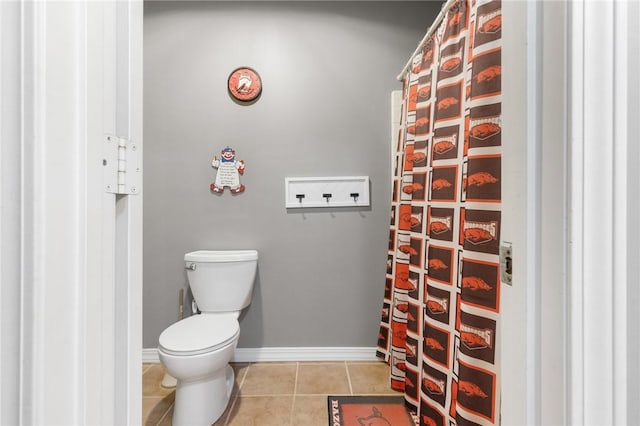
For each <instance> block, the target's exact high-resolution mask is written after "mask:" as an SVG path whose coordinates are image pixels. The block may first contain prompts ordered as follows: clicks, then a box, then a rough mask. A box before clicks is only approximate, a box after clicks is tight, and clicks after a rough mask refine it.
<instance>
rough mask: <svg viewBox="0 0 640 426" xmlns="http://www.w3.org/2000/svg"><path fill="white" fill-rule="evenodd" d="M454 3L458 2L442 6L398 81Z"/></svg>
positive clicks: (448, 1)
mask: <svg viewBox="0 0 640 426" xmlns="http://www.w3.org/2000/svg"><path fill="white" fill-rule="evenodd" d="M456 1H458V0H447V2H446V3H445V4H443V5H442V9H441V10H440V13H439V14H438V16H436V20H435V21H433V24H431V26H430V27H429V31H427V34H425V36H424V37H423V38H422V41H420V43H418V47H416V50H414V51H413V54H412V55H411V56H410V57H409V60H408V61H407V65H405V66H404V68H403V69H402V71H401V72H400V74H398V77H396V78H397V79H398V80H400V81H402V79H403V78H404V75H405V74H406V73H407V70H408V69H409V67H410V66H411V62H413V57H414V56H416V54H417V53H418V51H419V50H420V49H421V48H422V45H423V44H424V42H425V41H427V39H428V38H429V37H431V34H433V32H434V31H435V30H436V28H437V26H438V25H440V22H442V20H443V19H444V15H445V14H446V13H447V11H448V10H449V7H450V6H451V3H454V2H456Z"/></svg>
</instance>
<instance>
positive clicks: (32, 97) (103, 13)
mask: <svg viewBox="0 0 640 426" xmlns="http://www.w3.org/2000/svg"><path fill="white" fill-rule="evenodd" d="M0 19H2V31H1V36H0V41H1V42H2V46H3V47H2V54H3V55H2V58H3V66H2V74H0V77H2V79H1V82H2V84H1V85H0V94H1V95H2V111H1V112H2V115H0V118H1V119H0V131H1V134H2V137H3V141H2V150H1V151H0V160H1V162H0V164H2V166H1V167H0V172H1V173H2V179H3V186H2V216H1V221H0V237H1V240H0V241H1V243H2V245H1V246H0V249H1V252H0V254H1V257H0V258H1V259H2V263H1V264H0V265H1V267H0V273H1V274H2V283H3V285H2V292H1V293H0V303H2V315H3V322H2V329H0V338H1V351H0V357H1V358H0V359H1V361H2V363H1V367H0V368H1V372H2V379H3V380H2V382H3V385H2V387H1V388H0V392H1V394H0V396H1V398H2V405H0V408H1V410H0V422H1V423H3V424H16V423H18V424H96V425H97V424H104V425H112V424H140V423H141V398H142V397H141V395H142V390H141V349H142V339H141V335H142V313H141V307H142V196H141V194H139V195H132V196H117V197H116V196H115V195H113V194H108V193H106V192H105V191H104V187H103V176H102V173H103V171H102V169H103V165H102V159H103V155H102V149H103V148H102V140H103V135H104V134H106V133H110V134H117V133H118V132H119V131H120V132H123V133H124V134H121V135H118V136H123V137H129V138H131V139H133V140H136V142H137V146H138V147H139V148H141V147H142V114H141V113H142V2H141V1H133V0H127V1H121V2H115V1H114V2H46V1H35V2H31V1H24V2H2V3H1V4H0ZM9 21H10V22H12V23H13V24H12V25H5V22H9ZM116 35H117V37H116ZM118 67H120V68H118ZM123 69H124V70H125V71H124V72H122V71H121V70H123ZM119 70H120V71H119ZM17 75H19V77H16V76H17ZM16 81H18V84H15V82H16ZM12 83H13V84H12ZM123 85H124V86H123ZM122 87H126V88H125V89H121V88H122ZM12 119H14V121H10V120H12ZM123 119H124V121H126V122H125V124H123ZM123 129H124V130H123ZM5 138H7V139H5ZM10 159H17V160H18V164H10V163H9V160H10ZM5 179H7V180H6V181H5ZM5 182H7V183H8V182H11V183H14V184H16V185H15V187H8V185H6V184H5ZM5 206H6V208H5ZM15 226H17V227H19V229H20V235H17V234H16V233H15V232H13V231H14V230H15ZM11 261H14V263H13V264H10V263H9V262H11ZM16 299H17V301H18V303H16ZM5 308H9V309H6V310H5ZM6 318H9V320H10V322H5V321H4V320H5V319H6ZM10 372H14V373H13V374H9V373H10ZM5 378H6V379H7V380H6V381H5ZM12 395H13V396H12ZM16 402H17V403H16Z"/></svg>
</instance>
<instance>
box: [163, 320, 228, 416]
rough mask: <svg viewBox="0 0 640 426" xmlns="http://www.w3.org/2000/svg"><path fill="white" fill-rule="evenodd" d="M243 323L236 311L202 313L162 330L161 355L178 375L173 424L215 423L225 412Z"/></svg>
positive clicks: (176, 376)
mask: <svg viewBox="0 0 640 426" xmlns="http://www.w3.org/2000/svg"><path fill="white" fill-rule="evenodd" d="M239 335H240V327H239V325H238V320H237V315H235V314H232V313H230V314H199V315H194V316H191V317H189V318H187V319H184V320H182V321H179V322H177V323H175V324H174V325H172V326H170V327H169V328H167V329H166V330H164V331H163V332H162V334H161V335H160V338H159V345H158V356H159V357H160V361H161V362H162V364H163V365H164V366H165V368H166V369H167V372H168V373H169V374H171V375H172V376H173V377H175V378H176V379H177V384H176V399H175V405H174V412H173V425H211V424H213V423H214V422H215V421H216V420H217V419H218V418H220V416H221V415H222V413H223V412H224V410H225V408H226V407H227V404H228V403H229V398H230V397H231V391H232V389H233V384H234V374H233V369H232V368H231V366H229V361H231V358H232V357H233V353H234V350H235V348H236V344H237V343H238V337H239Z"/></svg>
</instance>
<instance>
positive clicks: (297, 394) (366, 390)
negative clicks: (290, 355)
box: [142, 361, 398, 426]
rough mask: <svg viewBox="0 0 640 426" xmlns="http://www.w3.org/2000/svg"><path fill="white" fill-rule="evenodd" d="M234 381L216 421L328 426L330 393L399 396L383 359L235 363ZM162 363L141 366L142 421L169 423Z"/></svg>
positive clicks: (169, 392) (241, 425)
mask: <svg viewBox="0 0 640 426" xmlns="http://www.w3.org/2000/svg"><path fill="white" fill-rule="evenodd" d="M233 369H234V371H235V374H236V384H235V388H234V391H233V395H232V397H231V402H230V403H229V406H228V407H227V411H225V413H224V414H223V415H222V417H221V418H220V419H219V420H218V421H217V422H216V423H215V424H214V426H251V425H260V426H269V425H278V426H282V425H289V426H316V425H317V426H327V424H328V417H327V395H398V393H397V392H395V391H393V390H392V389H391V388H390V387H389V367H388V366H387V365H386V364H385V363H383V362H377V361H371V362H355V361H354V362H351V361H349V362H273V363H271V362H270V363H255V364H233ZM163 377H164V369H163V367H162V365H161V364H144V366H143V369H142V382H143V387H142V389H143V390H142V395H143V398H142V419H143V424H144V425H147V426H150V425H154V426H155V425H171V416H172V414H173V401H174V394H175V392H174V390H173V389H165V388H163V387H162V386H161V382H162V378H163Z"/></svg>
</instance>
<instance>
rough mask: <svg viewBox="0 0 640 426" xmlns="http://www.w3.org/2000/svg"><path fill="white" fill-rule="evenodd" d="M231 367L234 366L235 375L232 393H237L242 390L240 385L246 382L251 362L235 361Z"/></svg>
mask: <svg viewBox="0 0 640 426" xmlns="http://www.w3.org/2000/svg"><path fill="white" fill-rule="evenodd" d="M231 367H233V374H234V375H235V383H234V384H233V391H232V395H236V394H237V393H238V392H239V390H240V386H241V385H242V383H243V382H244V378H245V376H246V374H247V370H248V369H249V364H239V363H233V364H231Z"/></svg>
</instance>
